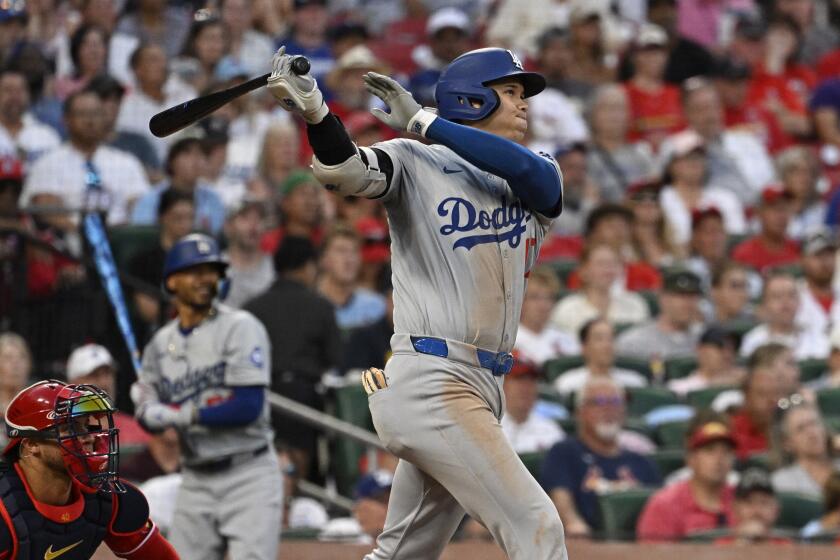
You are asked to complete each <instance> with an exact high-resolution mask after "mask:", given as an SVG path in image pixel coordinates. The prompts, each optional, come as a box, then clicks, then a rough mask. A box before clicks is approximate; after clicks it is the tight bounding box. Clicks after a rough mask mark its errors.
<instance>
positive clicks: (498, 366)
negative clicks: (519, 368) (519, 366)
mask: <svg viewBox="0 0 840 560" xmlns="http://www.w3.org/2000/svg"><path fill="white" fill-rule="evenodd" d="M512 368H513V354H511V353H510V352H499V353H498V354H496V356H495V357H494V358H493V375H496V376H499V375H505V374H507V373H508V372H510V370H511V369H512Z"/></svg>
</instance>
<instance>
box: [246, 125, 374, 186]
mask: <svg viewBox="0 0 840 560" xmlns="http://www.w3.org/2000/svg"><path fill="white" fill-rule="evenodd" d="M371 116H373V115H371ZM374 118H376V117H374ZM299 159H300V133H299V132H298V129H297V127H296V126H295V125H294V124H292V123H291V122H284V121H278V122H272V123H271V125H270V126H269V127H268V128H267V129H266V131H265V136H264V137H263V141H262V147H261V148H260V154H259V157H258V158H257V167H256V174H257V177H256V179H255V180H256V181H257V182H258V183H259V186H257V187H255V190H257V191H258V192H260V193H264V196H266V197H271V198H275V197H279V195H282V192H280V191H281V187H282V186H283V183H285V182H286V179H288V178H289V176H290V175H291V174H292V172H293V171H294V170H295V169H297V168H298V166H299V165H300V163H299Z"/></svg>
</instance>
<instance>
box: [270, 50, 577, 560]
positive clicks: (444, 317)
mask: <svg viewBox="0 0 840 560" xmlns="http://www.w3.org/2000/svg"><path fill="white" fill-rule="evenodd" d="M291 61H292V57H290V56H287V55H285V54H284V50H283V48H281V49H280V51H278V53H277V54H276V55H275V57H274V60H273V73H272V75H271V77H270V78H269V81H268V87H269V89H270V90H271V92H272V94H273V95H274V96H275V97H276V98H277V99H278V100H279V101H280V103H281V105H282V106H283V107H284V108H286V109H287V110H294V111H297V112H298V113H300V114H301V115H302V117H303V118H304V119H305V120H306V122H307V123H308V126H307V134H308V139H309V143H310V145H311V146H312V148H313V151H314V153H315V157H314V158H313V169H314V172H315V175H316V176H317V177H318V179H319V180H320V181H321V182H322V183H323V184H325V185H327V188H331V189H335V190H337V191H338V192H340V193H342V194H344V195H352V196H364V197H368V198H375V199H379V200H381V201H382V202H383V203H384V205H385V208H386V210H387V213H388V221H389V224H390V230H391V239H392V251H393V285H394V331H395V334H394V336H393V338H392V340H391V347H392V350H393V358H392V359H391V360H390V361H389V362H388V365H387V366H386V368H385V372H382V371H381V370H368V371H367V372H366V373H365V375H364V376H363V377H364V384H365V388H366V390H367V391H368V394H369V404H370V410H371V414H372V416H373V421H374V425H375V426H376V430H377V432H378V434H379V436H380V438H381V439H382V441H383V443H384V444H385V445H386V446H387V447H388V449H390V450H391V451H392V452H393V453H394V454H396V455H397V456H399V457H400V463H399V466H398V467H397V471H396V474H395V477H394V483H393V489H392V493H391V499H390V502H389V511H388V516H387V520H386V526H385V530H384V532H383V533H382V534H381V536H380V537H379V539H378V540H377V548H376V549H375V550H374V551H373V552H372V553H371V554H370V555H369V556H368V559H371V560H372V559H385V558H389V559H394V558H399V559H400V560H409V559H423V560H427V559H431V558H437V557H439V555H440V553H441V551H442V550H443V548H444V547H445V546H446V543H447V542H448V541H449V539H450V537H451V536H452V534H453V533H454V532H455V530H456V528H457V526H458V524H459V522H460V521H461V519H462V518H463V516H464V512H465V511H466V512H467V513H469V514H470V515H471V516H473V517H475V518H476V519H478V520H479V521H480V522H481V523H483V524H484V525H485V526H486V527H487V528H488V529H489V531H490V532H491V533H492V535H493V537H494V538H495V539H496V541H497V542H498V543H499V544H500V545H501V547H502V548H503V549H504V550H505V552H506V553H507V554H508V556H509V557H510V558H513V559H515V560H523V559H528V560H539V559H548V558H551V559H564V558H566V550H565V546H564V539H563V529H562V525H561V523H560V518H559V517H558V515H557V511H556V510H555V509H554V507H553V506H552V504H551V501H550V500H549V499H548V497H547V495H546V494H545V492H544V491H543V490H542V489H541V488H540V486H539V484H538V483H537V482H536V481H535V480H534V479H533V478H532V477H531V476H530V475H529V474H528V472H527V470H526V469H525V467H524V466H523V465H522V462H521V461H520V460H519V458H518V457H517V455H516V453H515V452H514V451H513V449H512V448H511V446H510V444H509V443H508V442H507V440H506V439H505V437H504V435H503V433H502V429H501V426H500V424H499V418H500V417H501V415H502V411H503V408H504V402H503V397H502V391H501V385H502V376H503V375H504V374H505V373H507V372H508V371H509V370H510V367H511V365H512V357H511V355H510V354H509V352H510V350H511V348H512V347H513V343H514V340H515V338H516V330H517V325H518V321H519V312H520V308H521V306H522V299H523V293H524V290H525V282H526V280H525V278H526V276H527V272H528V270H529V269H530V267H531V266H532V264H533V263H534V261H535V259H536V256H537V251H538V250H539V247H540V244H541V243H542V240H543V237H544V236H545V233H546V231H547V230H548V227H549V225H550V222H551V219H552V218H553V217H556V216H557V215H559V213H560V210H561V207H562V179H561V175H560V171H559V168H558V167H557V164H556V163H555V162H554V160H553V159H551V157H549V156H547V155H544V154H540V155H537V154H535V153H533V152H531V151H529V150H527V149H525V148H523V147H522V146H520V145H518V144H517V143H516V142H517V141H519V140H521V139H522V138H523V136H524V135H525V131H526V129H527V120H526V114H527V102H526V101H525V98H527V97H529V96H532V95H535V94H537V93H539V92H540V91H541V90H542V89H543V88H544V87H545V80H544V79H543V78H542V76H540V75H538V74H534V73H530V72H524V71H523V69H522V65H521V64H520V62H519V61H518V60H517V59H516V57H515V56H514V55H513V54H512V53H510V52H509V51H506V50H503V49H480V50H477V51H471V52H469V53H467V54H464V55H462V56H461V57H459V58H457V59H456V60H454V61H453V62H452V63H451V64H450V65H449V66H448V67H447V68H446V69H445V70H444V71H443V74H442V75H441V78H440V81H439V82H438V84H437V88H436V95H435V97H436V100H437V103H438V110H439V114H435V113H433V112H430V111H427V110H423V109H422V108H421V107H420V105H419V104H417V102H416V101H414V99H413V98H412V97H411V95H410V94H409V93H408V92H406V91H405V90H404V89H403V88H402V87H401V86H400V85H399V84H398V83H397V82H395V81H394V80H392V79H390V78H388V77H386V76H382V75H379V74H375V73H368V74H366V76H365V82H366V85H367V88H368V90H369V91H370V92H371V93H373V94H375V95H376V96H378V97H379V98H381V99H382V100H383V101H384V102H385V103H387V105H388V106H389V108H390V113H385V112H383V111H381V110H378V109H375V110H374V115H375V116H376V117H378V118H379V119H380V120H382V121H383V122H385V123H386V124H388V125H389V126H391V127H393V128H395V129H397V130H404V131H410V132H413V133H416V134H419V135H422V136H425V137H426V138H428V139H429V140H431V141H434V142H436V143H437V144H436V145H431V146H430V145H426V144H423V143H420V142H417V141H414V140H406V139H401V140H392V141H388V142H383V143H380V144H376V145H374V146H373V147H372V148H357V147H356V146H355V145H354V144H353V143H352V142H351V141H350V139H349V137H348V135H347V133H346V131H345V130H344V127H343V126H342V125H341V123H340V121H338V120H337V119H336V117H335V116H334V115H332V114H331V113H330V112H329V109H328V108H327V106H326V105H325V104H324V102H323V98H322V95H321V92H320V91H319V90H318V87H317V84H316V83H315V81H314V80H313V79H312V78H311V77H309V76H296V75H294V74H293V73H292V72H290V70H289V69H290V65H291ZM456 121H457V122H461V123H464V125H466V126H464V125H462V124H456Z"/></svg>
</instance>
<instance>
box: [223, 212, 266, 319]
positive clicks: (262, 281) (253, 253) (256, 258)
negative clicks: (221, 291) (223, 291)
mask: <svg viewBox="0 0 840 560" xmlns="http://www.w3.org/2000/svg"><path fill="white" fill-rule="evenodd" d="M224 231H225V239H226V240H227V250H226V251H225V257H226V258H227V260H228V262H229V263H230V266H229V267H228V269H227V277H228V278H229V279H230V291H229V292H228V294H227V297H226V298H225V303H226V304H227V305H230V306H231V307H242V306H243V305H244V304H245V302H247V301H250V300H251V299H253V298H254V297H256V296H258V295H260V294H262V293H263V292H265V291H266V290H267V289H268V287H269V286H271V284H272V283H273V282H274V264H273V263H272V261H271V257H270V256H268V255H266V254H265V253H263V252H262V251H261V250H260V239H262V235H263V232H264V231H265V206H264V204H263V203H262V202H260V201H258V200H256V199H254V198H251V197H248V196H244V197H242V198H241V199H239V204H237V205H236V206H234V207H233V208H231V209H230V211H229V212H228V216H227V219H226V220H225V228H224Z"/></svg>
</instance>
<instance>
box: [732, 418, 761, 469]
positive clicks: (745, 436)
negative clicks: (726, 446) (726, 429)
mask: <svg viewBox="0 0 840 560" xmlns="http://www.w3.org/2000/svg"><path fill="white" fill-rule="evenodd" d="M732 437H733V438H734V439H735V456H736V457H738V459H746V458H747V457H749V456H750V455H755V454H756V453H764V452H765V451H767V450H768V449H769V448H770V445H769V443H768V441H767V433H766V432H764V431H762V430H759V429H757V428H756V427H755V426H754V425H753V423H752V420H750V417H749V416H747V413H746V412H739V413H738V414H735V415H733V416H732Z"/></svg>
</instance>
